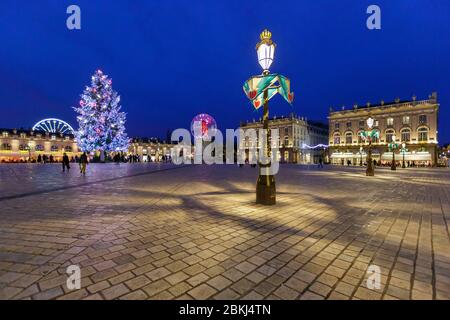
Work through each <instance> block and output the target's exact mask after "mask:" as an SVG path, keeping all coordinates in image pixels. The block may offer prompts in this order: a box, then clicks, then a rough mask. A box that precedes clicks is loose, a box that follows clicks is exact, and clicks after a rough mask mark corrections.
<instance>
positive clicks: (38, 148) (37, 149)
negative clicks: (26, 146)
mask: <svg viewBox="0 0 450 320" xmlns="http://www.w3.org/2000/svg"><path fill="white" fill-rule="evenodd" d="M34 149H35V150H36V151H44V146H43V145H42V144H37V145H36V147H35V148H34Z"/></svg>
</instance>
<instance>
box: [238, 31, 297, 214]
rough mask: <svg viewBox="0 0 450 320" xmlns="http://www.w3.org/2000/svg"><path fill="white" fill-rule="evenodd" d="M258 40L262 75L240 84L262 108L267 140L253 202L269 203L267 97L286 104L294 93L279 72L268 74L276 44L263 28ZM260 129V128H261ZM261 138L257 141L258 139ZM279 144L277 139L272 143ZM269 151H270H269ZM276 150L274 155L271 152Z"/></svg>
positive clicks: (271, 179)
mask: <svg viewBox="0 0 450 320" xmlns="http://www.w3.org/2000/svg"><path fill="white" fill-rule="evenodd" d="M260 39H261V41H260V42H259V43H258V44H257V45H256V52H257V54H258V62H259V64H260V66H261V68H262V69H263V72H262V75H257V76H253V77H251V78H250V79H248V80H247V81H246V82H245V83H244V86H243V89H244V92H245V94H246V95H247V97H248V98H249V99H250V101H251V102H252V105H253V107H254V108H255V109H256V110H257V109H259V108H260V107H263V128H262V129H263V131H264V133H265V135H266V141H265V143H264V144H263V145H262V148H261V149H262V150H259V157H258V164H259V175H258V180H257V182H256V203H259V204H264V205H272V204H275V203H276V189H275V177H274V171H273V168H272V163H271V160H273V159H275V160H274V161H278V160H277V156H278V155H277V153H276V152H277V149H278V148H277V147H275V152H274V151H273V150H272V151H271V145H270V144H271V139H270V137H271V132H270V130H269V100H270V99H272V97H274V96H275V95H276V94H280V95H281V96H282V97H283V98H284V99H285V100H286V101H287V102H288V103H289V104H292V101H293V100H294V93H293V92H291V91H290V86H291V85H290V83H291V82H290V80H289V79H288V78H286V77H285V76H283V75H281V74H279V73H270V71H269V68H270V66H271V64H272V62H273V57H274V53H275V43H274V42H273V41H272V34H271V33H270V31H269V30H267V29H266V30H264V31H263V32H262V33H261V35H260ZM260 132H261V131H260ZM261 140H264V139H261ZM261 140H260V141H261ZM275 145H278V142H275ZM271 153H272V154H271ZM273 153H275V156H274V155H273ZM262 155H264V157H266V158H268V159H269V161H267V162H268V163H263V161H261V160H262V158H263V157H262Z"/></svg>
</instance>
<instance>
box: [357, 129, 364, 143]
mask: <svg viewBox="0 0 450 320" xmlns="http://www.w3.org/2000/svg"><path fill="white" fill-rule="evenodd" d="M362 133H363V132H362V131H359V132H358V143H359V144H361V143H364V139H363V137H362Z"/></svg>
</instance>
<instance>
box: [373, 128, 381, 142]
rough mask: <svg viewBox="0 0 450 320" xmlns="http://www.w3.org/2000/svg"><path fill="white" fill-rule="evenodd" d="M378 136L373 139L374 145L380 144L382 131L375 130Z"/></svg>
mask: <svg viewBox="0 0 450 320" xmlns="http://www.w3.org/2000/svg"><path fill="white" fill-rule="evenodd" d="M374 131H375V132H376V133H377V134H376V137H375V138H373V139H372V143H378V142H380V130H374Z"/></svg>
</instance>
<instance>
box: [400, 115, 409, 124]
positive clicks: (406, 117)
mask: <svg viewBox="0 0 450 320" xmlns="http://www.w3.org/2000/svg"><path fill="white" fill-rule="evenodd" d="M402 123H403V124H409V116H403V118H402Z"/></svg>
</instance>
